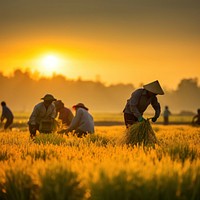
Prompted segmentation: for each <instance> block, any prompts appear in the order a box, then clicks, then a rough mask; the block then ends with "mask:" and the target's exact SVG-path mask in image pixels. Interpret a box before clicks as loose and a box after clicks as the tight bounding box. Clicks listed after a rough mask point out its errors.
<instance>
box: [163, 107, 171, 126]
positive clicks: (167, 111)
mask: <svg viewBox="0 0 200 200" xmlns="http://www.w3.org/2000/svg"><path fill="white" fill-rule="evenodd" d="M169 115H171V112H170V111H169V107H168V106H165V110H164V112H163V118H164V125H168V124H169Z"/></svg>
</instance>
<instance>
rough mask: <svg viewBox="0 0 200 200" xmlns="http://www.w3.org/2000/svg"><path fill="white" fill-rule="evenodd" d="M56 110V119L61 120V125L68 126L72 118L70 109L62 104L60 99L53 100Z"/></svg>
mask: <svg viewBox="0 0 200 200" xmlns="http://www.w3.org/2000/svg"><path fill="white" fill-rule="evenodd" d="M54 105H55V107H56V112H57V113H58V114H59V116H58V119H60V120H61V121H62V124H63V125H66V126H69V125H70V124H71V122H72V119H73V118H74V115H73V113H72V111H71V110H70V109H69V108H66V107H65V106H64V103H63V102H62V101H61V100H58V101H55V102H54Z"/></svg>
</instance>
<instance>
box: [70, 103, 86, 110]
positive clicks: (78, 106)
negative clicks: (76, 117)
mask: <svg viewBox="0 0 200 200" xmlns="http://www.w3.org/2000/svg"><path fill="white" fill-rule="evenodd" d="M72 108H84V109H86V110H88V108H87V107H85V105H84V104H83V103H78V104H76V105H73V107H72Z"/></svg>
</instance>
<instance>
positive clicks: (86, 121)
mask: <svg viewBox="0 0 200 200" xmlns="http://www.w3.org/2000/svg"><path fill="white" fill-rule="evenodd" d="M73 109H74V110H75V111H76V114H75V117H74V118H73V120H72V122H71V124H70V126H69V128H67V129H66V130H62V131H61V132H60V133H63V132H64V133H66V134H67V133H68V132H72V131H73V130H75V134H76V135H77V136H78V137H82V136H85V135H87V134H88V133H89V134H92V133H94V121H93V117H92V115H91V114H90V113H89V112H88V108H87V107H85V105H84V104H83V103H78V104H76V105H74V106H73Z"/></svg>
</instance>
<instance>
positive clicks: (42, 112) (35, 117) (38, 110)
mask: <svg viewBox="0 0 200 200" xmlns="http://www.w3.org/2000/svg"><path fill="white" fill-rule="evenodd" d="M55 118H56V108H55V106H54V105H53V104H50V105H49V107H48V108H47V109H46V107H45V105H44V102H41V103H38V104H37V105H36V106H35V107H34V109H33V112H32V114H31V116H30V118H29V121H28V124H31V125H35V124H40V122H41V120H46V119H47V120H49V119H55Z"/></svg>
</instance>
